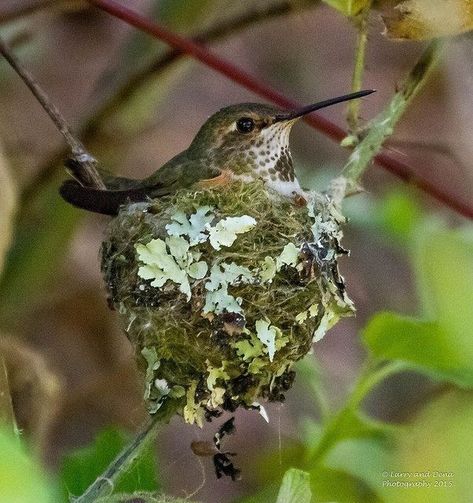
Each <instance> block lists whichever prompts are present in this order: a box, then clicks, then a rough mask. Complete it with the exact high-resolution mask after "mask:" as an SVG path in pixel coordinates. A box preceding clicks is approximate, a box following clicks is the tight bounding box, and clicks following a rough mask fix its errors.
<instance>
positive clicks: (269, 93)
mask: <svg viewBox="0 0 473 503" xmlns="http://www.w3.org/2000/svg"><path fill="white" fill-rule="evenodd" d="M88 1H89V3H91V4H94V5H95V6H96V7H98V8H99V9H101V10H103V11H106V12H108V13H109V14H111V15H112V16H114V17H117V18H119V19H122V20H123V21H125V22H126V23H128V24H130V25H132V26H134V27H135V28H138V29H139V30H142V31H144V32H146V33H149V34H150V35H152V36H153V37H155V38H157V39H159V40H162V41H163V42H165V43H167V44H168V45H170V46H171V47H173V48H174V49H176V50H177V51H179V52H183V53H185V54H188V55H190V56H192V57H194V58H195V59H197V60H199V61H201V62H202V63H204V64H205V65H206V66H208V67H210V68H213V69H214V70H216V71H217V72H219V73H221V74H223V75H225V76H226V77H228V78H229V79H231V80H233V81H234V82H237V83H238V84H240V85H241V86H243V87H246V88H247V89H249V90H250V91H252V92H254V93H255V94H257V95H259V96H262V97H263V98H265V99H267V100H269V101H272V102H273V103H276V104H277V105H279V106H281V107H284V108H297V107H299V106H300V104H299V103H297V102H295V101H292V100H290V99H288V98H286V96H284V95H283V94H281V93H279V92H278V91H276V90H274V89H272V88H271V87H269V86H267V85H266V84H264V83H262V82H261V81H260V80H258V79H257V78H255V77H254V76H253V75H251V74H249V73H247V72H245V71H244V70H242V69H241V68H239V67H238V66H236V65H234V64H232V63H230V62H229V61H226V60H225V59H223V58H221V57H219V56H217V55H216V54H214V53H213V52H211V51H209V50H208V49H207V48H206V47H204V46H203V45H201V44H198V43H197V42H194V41H192V40H189V39H187V38H184V37H181V36H180V35H178V34H176V33H174V32H172V31H170V30H168V29H166V28H165V27H163V26H161V25H159V24H157V23H155V22H154V21H151V20H149V19H147V18H145V17H143V16H142V15H141V14H139V13H137V12H135V11H133V10H131V9H128V8H127V7H124V6H122V5H120V4H118V3H117V2H115V1H114V0H88ZM304 120H305V121H306V122H307V123H308V124H309V125H311V126H312V127H314V128H315V129H317V130H319V131H321V132H322V133H324V134H325V135H326V136H328V137H330V138H332V139H333V140H335V141H337V142H340V141H341V140H342V139H343V138H345V136H346V134H347V133H346V132H345V131H344V130H343V129H342V128H341V127H339V126H337V125H336V124H334V123H333V122H331V121H329V120H328V119H326V118H325V117H323V116H321V115H318V114H315V113H314V114H310V115H309V116H307V117H305V118H304ZM375 161H376V163H377V164H379V165H380V166H382V167H383V168H385V169H386V170H388V171H390V172H391V173H393V174H394V175H396V176H398V177H399V178H401V179H402V180H404V181H406V182H409V183H411V184H412V185H414V186H416V187H417V188H419V189H421V190H423V191H424V192H426V193H427V194H430V195H431V196H432V197H434V198H436V199H437V200H438V201H441V202H442V203H443V204H445V205H446V206H449V207H450V208H452V209H453V210H455V211H456V212H458V213H460V214H461V215H463V216H465V217H467V218H469V219H472V220H473V208H472V207H471V206H469V205H467V204H465V203H462V202H461V201H457V200H456V199H455V197H454V196H453V195H451V194H448V193H447V192H445V191H443V190H442V189H440V188H439V187H437V186H436V185H434V184H431V183H430V182H429V181H427V180H425V179H424V178H421V177H419V176H417V175H416V174H415V170H413V169H412V168H411V167H410V166H409V165H408V164H406V163H404V162H401V161H399V160H397V159H395V158H393V157H391V156H390V155H388V154H387V153H385V152H382V153H380V154H378V155H377V156H376V157H375Z"/></svg>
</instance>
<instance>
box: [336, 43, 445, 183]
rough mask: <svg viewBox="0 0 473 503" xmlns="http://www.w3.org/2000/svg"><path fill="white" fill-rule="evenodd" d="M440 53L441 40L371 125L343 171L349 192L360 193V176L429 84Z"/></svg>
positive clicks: (424, 56) (431, 44) (420, 61)
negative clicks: (422, 89) (410, 102)
mask: <svg viewBox="0 0 473 503" xmlns="http://www.w3.org/2000/svg"><path fill="white" fill-rule="evenodd" d="M441 49H442V43H441V42H440V41H439V40H435V41H433V42H431V43H430V44H429V45H428V46H427V48H426V49H425V50H424V52H423V53H422V55H421V57H420V59H419V60H418V61H417V63H416V64H415V65H414V67H413V68H412V70H411V71H410V73H409V75H408V76H407V78H406V80H405V81H404V83H403V84H402V85H401V86H400V88H399V89H398V91H397V92H396V93H395V94H394V96H393V98H392V99H391V101H390V103H389V104H388V106H387V107H386V108H385V109H384V110H383V111H382V112H381V113H380V114H378V115H377V116H376V117H375V118H374V119H373V120H372V121H371V122H370V126H369V128H368V131H367V133H366V135H365V137H364V139H363V140H362V141H361V142H360V143H359V144H358V145H357V146H356V147H355V149H354V150H353V152H352V153H351V154H350V157H349V158H348V161H347V163H346V165H345V167H344V169H343V173H342V174H343V175H344V176H345V177H346V179H347V191H348V192H350V191H354V190H358V188H359V187H358V183H359V180H360V178H361V176H362V175H363V173H364V171H365V170H366V168H368V166H369V165H370V163H371V161H372V160H373V158H374V157H375V156H376V154H377V152H378V151H379V150H380V149H381V148H382V145H383V143H384V141H385V140H386V138H388V137H389V136H390V135H392V133H393V129H394V126H395V125H396V124H397V122H398V121H399V119H400V118H401V116H402V114H403V113H404V112H405V110H406V108H407V105H408V103H409V101H410V100H411V99H412V98H413V96H414V95H415V94H416V93H417V92H418V91H419V90H420V88H421V87H422V86H423V85H424V84H425V82H426V81H427V78H428V76H429V74H430V72H431V71H432V69H433V68H434V67H435V65H436V63H437V61H438V59H439V56H440V53H441Z"/></svg>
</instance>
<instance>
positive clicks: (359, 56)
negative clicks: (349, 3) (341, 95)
mask: <svg viewBox="0 0 473 503" xmlns="http://www.w3.org/2000/svg"><path fill="white" fill-rule="evenodd" d="M370 10H371V2H369V3H368V5H367V6H366V7H364V8H363V10H362V11H361V12H360V14H359V15H358V16H357V17H356V19H355V22H356V24H357V29H358V34H357V37H356V47H355V65H354V67H353V76H352V82H351V89H352V92H356V91H360V90H361V88H362V85H363V71H364V69H365V56H366V44H367V42H368V19H369V14H370ZM359 112H360V100H352V101H349V102H348V113H347V123H348V128H349V130H350V133H352V134H356V133H357V130H358V119H359Z"/></svg>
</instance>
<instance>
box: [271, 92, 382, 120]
mask: <svg viewBox="0 0 473 503" xmlns="http://www.w3.org/2000/svg"><path fill="white" fill-rule="evenodd" d="M374 92H376V91H375V89H366V90H364V91H358V92H356V93H351V94H345V95H343V96H338V97H337V98H331V99H329V100H325V101H319V102H318V103H314V104H313V105H307V106H305V107H302V108H298V109H297V110H291V111H289V112H286V113H282V114H278V115H276V116H275V118H274V122H280V121H291V120H294V119H299V117H302V116H304V115H307V114H310V113H311V112H315V110H319V109H321V108H325V107H330V106H332V105H335V104H337V103H342V102H343V101H349V100H355V99H357V98H362V97H363V96H368V94H371V93H374Z"/></svg>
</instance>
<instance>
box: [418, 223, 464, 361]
mask: <svg viewBox="0 0 473 503" xmlns="http://www.w3.org/2000/svg"><path fill="white" fill-rule="evenodd" d="M416 265H417V270H418V274H419V281H418V283H419V289H420V293H421V296H422V301H423V308H424V311H425V313H426V316H428V317H429V318H432V319H436V320H437V321H438V322H439V324H440V326H442V328H444V329H446V330H448V331H449V333H450V334H451V336H452V339H455V340H456V341H457V342H458V345H459V346H461V347H462V348H463V349H465V350H467V351H468V352H469V354H470V355H471V357H472V358H473V342H472V341H473V337H472V333H473V288H472V283H473V232H472V227H469V228H468V230H467V229H465V230H455V231H449V230H445V229H437V228H429V229H427V230H426V232H425V233H423V234H422V235H421V236H420V239H419V244H418V247H417V253H416Z"/></svg>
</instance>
